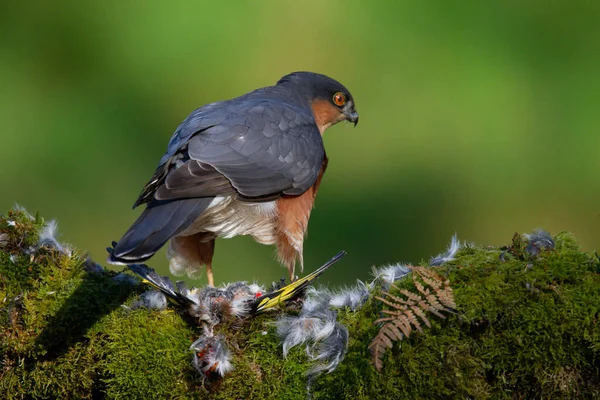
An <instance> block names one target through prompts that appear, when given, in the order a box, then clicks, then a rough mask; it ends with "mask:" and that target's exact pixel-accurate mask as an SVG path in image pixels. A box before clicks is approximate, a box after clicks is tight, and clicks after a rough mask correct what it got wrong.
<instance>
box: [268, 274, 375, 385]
mask: <svg viewBox="0 0 600 400" xmlns="http://www.w3.org/2000/svg"><path fill="white" fill-rule="evenodd" d="M365 287H366V285H365ZM343 293H344V291H340V292H337V293H335V294H333V295H332V293H331V292H329V291H326V290H315V289H313V288H310V289H309V290H308V292H307V296H306V299H305V301H304V304H303V306H302V310H301V311H300V314H299V315H298V316H283V317H281V318H279V319H278V320H277V321H275V326H276V330H277V335H278V336H279V339H280V341H281V344H282V347H283V355H284V356H285V357H287V355H288V353H289V351H290V349H292V348H293V347H296V346H300V345H305V346H306V354H307V355H308V357H309V359H310V360H311V361H313V363H314V365H313V366H312V367H311V369H310V370H309V371H308V372H307V374H308V376H309V386H310V380H311V379H312V378H313V377H315V376H317V375H319V374H320V373H322V372H331V371H333V370H334V369H336V368H337V366H338V365H339V363H340V362H341V361H342V360H343V359H344V356H345V355H346V351H347V348H348V330H347V329H346V328H345V327H344V326H343V325H341V324H340V323H339V322H337V313H336V312H335V311H334V310H332V309H331V308H330V307H332V304H331V301H332V299H336V302H339V303H340V304H344V305H347V304H349V303H352V302H353V301H352V300H349V299H350V298H351V297H352V296H350V295H348V294H343ZM336 296H337V297H336ZM354 303H356V304H359V303H360V301H356V302H354ZM349 306H350V305H349Z"/></svg>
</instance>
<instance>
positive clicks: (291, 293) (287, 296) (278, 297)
mask: <svg viewBox="0 0 600 400" xmlns="http://www.w3.org/2000/svg"><path fill="white" fill-rule="evenodd" d="M345 255H346V252H345V251H343V250H342V251H340V252H339V253H337V254H336V255H335V256H333V258H332V259H331V260H329V261H327V262H326V263H325V264H323V265H322V266H321V267H320V268H319V269H317V270H316V271H315V272H313V273H310V274H308V275H306V276H305V277H304V278H300V279H298V280H296V281H294V282H292V283H290V284H289V285H287V286H284V287H282V288H281V289H279V290H276V291H274V292H271V293H267V294H264V295H262V296H261V297H259V298H257V299H256V300H255V301H254V303H253V304H252V307H251V309H252V313H253V314H255V313H260V312H263V311H265V310H268V309H271V308H273V307H275V306H277V305H279V304H281V303H284V302H286V301H289V300H292V299H294V298H295V297H297V296H299V295H300V294H302V293H303V292H304V290H306V288H307V287H308V285H309V284H310V283H311V282H312V281H313V280H314V279H316V278H318V277H319V275H321V274H322V273H323V272H325V270H326V269H327V268H329V267H331V266H332V265H333V264H335V263H336V262H338V261H340V259H341V258H342V257H344V256H345Z"/></svg>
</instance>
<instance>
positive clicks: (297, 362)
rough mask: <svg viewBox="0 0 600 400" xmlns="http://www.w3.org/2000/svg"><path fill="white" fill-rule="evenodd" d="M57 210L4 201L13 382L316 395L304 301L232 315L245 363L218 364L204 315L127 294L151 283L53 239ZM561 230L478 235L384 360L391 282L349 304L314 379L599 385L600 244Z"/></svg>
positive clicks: (109, 394)
mask: <svg viewBox="0 0 600 400" xmlns="http://www.w3.org/2000/svg"><path fill="white" fill-rule="evenodd" d="M43 225H44V222H43V220H42V219H41V218H39V217H36V218H32V217H31V216H29V215H28V214H26V213H25V212H23V211H19V210H11V211H9V212H8V213H7V214H5V215H4V216H1V217H0V299H1V300H2V303H1V305H0V307H1V310H0V339H1V347H0V359H1V363H2V365H1V367H0V398H3V399H12V398H69V399H75V398H95V399H102V398H111V399H112V398H115V399H135V398H144V399H150V398H159V399H164V398H177V399H179V398H215V399H240V398H243V399H245V398H249V399H271V398H274V399H278V398H281V399H304V398H306V396H307V389H306V388H307V378H306V375H305V373H306V371H307V370H308V369H309V362H308V361H307V358H306V354H305V351H304V348H300V347H296V348H293V349H292V350H291V351H290V354H288V357H287V358H284V357H283V354H282V349H281V345H280V343H279V339H278V337H277V335H276V332H275V328H274V326H273V324H271V322H273V321H274V320H275V319H277V318H278V317H279V316H280V315H281V314H282V313H287V314H289V313H294V312H295V309H294V308H293V307H290V308H288V309H285V310H278V311H273V312H270V313H265V314H262V315H259V316H257V317H255V318H250V319H247V320H244V321H233V322H231V323H228V324H223V326H221V327H220V328H219V329H220V332H221V333H223V334H224V335H225V336H226V337H227V343H228V346H229V348H230V350H231V351H232V353H233V364H234V367H235V369H234V370H233V371H232V372H230V373H229V374H228V375H227V376H225V377H224V378H222V379H216V380H206V379H204V378H203V377H202V376H201V375H200V374H198V372H197V371H196V370H195V369H194V368H193V366H192V364H191V356H192V354H191V353H190V350H189V347H190V344H191V343H192V342H193V341H194V340H195V339H196V338H197V337H198V336H199V335H200V334H201V328H200V327H199V326H198V325H197V323H196V321H194V320H193V319H192V318H191V317H189V316H187V315H185V314H184V313H183V312H180V310H177V309H174V308H169V309H167V310H164V311H155V310H148V309H145V308H137V309H132V308H130V307H126V306H127V305H131V304H132V303H133V302H134V301H135V300H136V299H137V298H138V296H139V295H140V293H142V292H143V291H145V290H147V287H146V286H145V285H144V284H141V283H136V282H134V281H130V280H127V279H125V280H123V279H120V278H116V279H115V276H116V275H117V273H115V272H109V271H106V270H104V271H102V270H98V269H97V266H96V267H95V266H94V265H93V264H90V262H89V261H86V260H85V259H84V258H83V257H81V256H80V255H79V254H77V252H76V251H73V252H72V251H70V250H68V249H64V248H61V249H59V248H57V247H56V246H51V245H47V244H44V242H43V241H42V242H40V241H39V233H40V230H41V229H42V227H43ZM554 241H555V248H554V249H552V250H548V251H542V252H539V253H538V254H535V255H532V254H530V253H528V252H527V251H526V248H525V246H526V242H525V239H524V238H523V237H522V236H520V235H515V237H514V238H513V242H512V244H510V245H509V246H507V247H506V248H504V249H503V248H500V247H480V246H474V245H470V246H464V247H463V248H462V249H461V250H460V251H459V253H458V255H457V256H456V258H455V260H454V261H451V262H449V263H447V264H445V265H444V266H442V267H436V268H437V269H436V270H437V272H438V273H439V274H440V275H442V276H445V277H447V278H448V279H449V280H450V285H451V287H452V289H453V292H454V298H455V301H456V304H457V310H456V313H455V314H450V315H448V316H447V318H446V319H439V318H431V323H432V327H431V328H426V329H424V332H423V333H414V334H412V335H411V336H410V337H408V338H405V339H404V340H403V341H398V342H396V343H394V347H393V348H392V349H391V350H388V351H387V352H386V353H385V355H384V357H383V368H382V370H381V372H378V371H377V370H376V369H375V368H374V366H373V362H372V356H371V354H370V352H369V349H368V347H369V344H370V343H371V341H372V340H373V338H374V337H375V335H376V334H377V332H378V329H379V327H378V326H377V325H375V324H374V321H375V320H376V319H377V318H379V317H380V316H381V310H382V308H384V304H383V303H382V302H381V301H379V300H377V299H375V298H374V297H375V296H376V295H377V294H378V293H377V292H378V290H380V289H375V290H374V291H373V293H372V296H371V298H369V300H368V301H367V302H366V303H365V304H364V306H363V307H361V308H360V309H359V310H357V311H355V312H353V311H351V310H347V309H341V310H339V311H338V321H339V322H341V323H342V324H343V325H345V326H346V327H347V328H348V331H349V336H350V339H349V344H348V352H347V354H346V357H345V359H344V360H343V361H342V363H341V364H340V366H339V367H338V368H337V369H336V370H335V371H333V372H332V373H329V374H325V375H321V376H319V377H318V378H316V379H315V380H314V382H312V386H311V395H312V397H313V398H315V399H333V398H351V399H402V398H440V399H442V398H443V399H447V398H461V399H464V398H476V399H484V398H600V394H599V390H600V389H599V388H600V330H599V329H598V328H599V324H600V322H599V320H600V313H599V311H600V260H599V259H598V257H597V255H596V254H593V253H592V254H586V253H584V252H582V251H581V249H580V248H579V246H578V245H577V243H576V242H575V240H574V239H573V237H572V236H571V235H570V234H568V233H559V234H557V235H555V236H554ZM400 256H401V255H399V257H400ZM95 269H96V270H95ZM122 276H123V275H122V274H121V275H119V277H122ZM397 284H398V286H400V287H403V288H408V289H411V288H414V287H413V286H412V285H413V283H412V282H411V280H410V279H404V280H402V281H399V282H398V283H397Z"/></svg>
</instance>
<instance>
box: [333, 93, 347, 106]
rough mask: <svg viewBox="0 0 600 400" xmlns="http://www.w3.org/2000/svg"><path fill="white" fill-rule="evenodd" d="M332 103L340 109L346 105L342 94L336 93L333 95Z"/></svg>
mask: <svg viewBox="0 0 600 400" xmlns="http://www.w3.org/2000/svg"><path fill="white" fill-rule="evenodd" d="M333 102H334V104H335V105H336V106H339V107H341V106H343V105H344V104H346V96H344V93H342V92H337V93H336V94H334V95H333Z"/></svg>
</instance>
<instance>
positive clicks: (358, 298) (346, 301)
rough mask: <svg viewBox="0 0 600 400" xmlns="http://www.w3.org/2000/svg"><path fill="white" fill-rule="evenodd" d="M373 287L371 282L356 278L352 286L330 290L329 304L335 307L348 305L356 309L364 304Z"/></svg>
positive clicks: (353, 309)
mask: <svg viewBox="0 0 600 400" xmlns="http://www.w3.org/2000/svg"><path fill="white" fill-rule="evenodd" d="M373 287H374V285H373V283H365V282H363V281H361V280H357V281H356V285H354V286H351V287H349V288H343V289H341V290H337V291H333V292H331V299H330V300H329V305H330V306H332V307H335V308H342V307H348V308H350V309H351V310H352V311H356V310H358V309H359V308H360V307H362V306H363V305H364V304H365V302H366V301H367V299H368V298H369V294H370V293H371V290H372V289H373Z"/></svg>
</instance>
